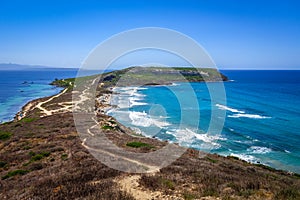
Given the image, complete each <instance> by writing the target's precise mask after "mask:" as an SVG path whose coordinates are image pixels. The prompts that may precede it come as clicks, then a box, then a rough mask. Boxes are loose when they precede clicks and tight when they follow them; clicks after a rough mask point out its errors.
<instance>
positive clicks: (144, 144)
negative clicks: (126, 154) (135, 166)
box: [126, 142, 153, 148]
mask: <svg viewBox="0 0 300 200" xmlns="http://www.w3.org/2000/svg"><path fill="white" fill-rule="evenodd" d="M126 146H128V147H133V148H140V147H149V148H153V146H152V145H150V144H147V143H143V142H128V143H127V144H126Z"/></svg>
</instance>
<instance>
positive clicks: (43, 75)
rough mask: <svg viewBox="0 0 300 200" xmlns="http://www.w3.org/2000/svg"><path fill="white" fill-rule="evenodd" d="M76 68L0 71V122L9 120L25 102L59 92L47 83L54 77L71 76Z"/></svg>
mask: <svg viewBox="0 0 300 200" xmlns="http://www.w3.org/2000/svg"><path fill="white" fill-rule="evenodd" d="M76 74H77V70H75V69H74V70H70V69H68V70H46V69H45V70H21V71H16V70H14V71H6V70H1V71H0V123H1V122H6V121H10V120H12V119H13V118H14V116H15V114H16V113H17V112H19V111H20V110H21V108H22V106H24V105H25V104H26V103H27V102H29V101H31V100H34V99H37V98H41V97H46V96H51V95H54V94H57V93H59V92H60V91H61V90H62V88H59V87H55V86H51V85H49V84H50V83H51V82H52V81H54V79H55V78H58V79H63V78H72V77H75V76H76Z"/></svg>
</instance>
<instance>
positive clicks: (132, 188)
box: [116, 175, 162, 200]
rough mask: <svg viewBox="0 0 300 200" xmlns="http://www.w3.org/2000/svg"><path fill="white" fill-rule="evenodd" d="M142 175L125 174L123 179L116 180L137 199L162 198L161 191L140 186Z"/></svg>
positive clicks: (150, 199)
mask: <svg viewBox="0 0 300 200" xmlns="http://www.w3.org/2000/svg"><path fill="white" fill-rule="evenodd" d="M140 178H141V176H140V175H132V176H130V175H129V176H124V177H122V178H121V179H117V180H116V182H117V184H118V185H119V186H120V189H121V190H122V191H125V192H128V193H129V194H131V195H132V196H133V197H134V198H135V199H136V200H152V199H162V194H161V192H158V191H155V192H152V191H149V190H145V189H144V188H142V187H140V185H139V183H138V182H139V179H140Z"/></svg>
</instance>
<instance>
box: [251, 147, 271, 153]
mask: <svg viewBox="0 0 300 200" xmlns="http://www.w3.org/2000/svg"><path fill="white" fill-rule="evenodd" d="M247 151H251V153H254V154H266V153H270V152H271V151H272V149H270V148H267V147H260V146H252V147H250V148H249V149H247Z"/></svg>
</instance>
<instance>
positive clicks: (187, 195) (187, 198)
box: [183, 192, 196, 200]
mask: <svg viewBox="0 0 300 200" xmlns="http://www.w3.org/2000/svg"><path fill="white" fill-rule="evenodd" d="M183 198H184V199H185V200H193V199H196V196H195V195H194V194H191V193H189V192H185V193H183Z"/></svg>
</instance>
